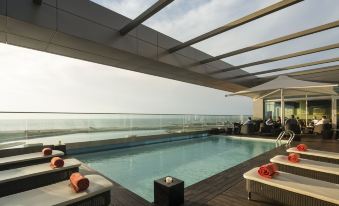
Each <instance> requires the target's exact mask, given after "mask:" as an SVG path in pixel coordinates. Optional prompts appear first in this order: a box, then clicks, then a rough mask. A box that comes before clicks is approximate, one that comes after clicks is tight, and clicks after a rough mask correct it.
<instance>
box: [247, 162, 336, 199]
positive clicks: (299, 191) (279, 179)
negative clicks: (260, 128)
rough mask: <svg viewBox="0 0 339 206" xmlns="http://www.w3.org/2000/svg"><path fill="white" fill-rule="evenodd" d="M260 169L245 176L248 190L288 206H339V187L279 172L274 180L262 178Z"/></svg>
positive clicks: (254, 169)
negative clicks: (259, 172)
mask: <svg viewBox="0 0 339 206" xmlns="http://www.w3.org/2000/svg"><path fill="white" fill-rule="evenodd" d="M258 169H259V168H258V167H257V168H253V169H252V170H250V171H248V172H246V173H245V174H244V178H245V179H246V189H247V192H248V194H249V199H250V198H251V193H258V194H260V195H262V196H265V197H267V198H269V199H272V200H275V201H278V202H280V203H283V204H286V205H298V206H309V205H322V206H335V205H338V204H339V195H338V194H339V185H338V184H334V183H329V182H325V181H321V180H316V179H312V178H308V177H303V176H299V175H295V174H290V173H286V172H282V171H279V174H278V175H275V176H274V177H273V178H272V179H270V178H265V177H261V176H260V175H259V174H258Z"/></svg>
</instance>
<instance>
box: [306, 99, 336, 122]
mask: <svg viewBox="0 0 339 206" xmlns="http://www.w3.org/2000/svg"><path fill="white" fill-rule="evenodd" d="M331 104H332V103H331V100H310V101H308V114H309V119H312V118H314V117H315V118H316V119H318V120H320V119H321V117H322V116H323V115H325V116H326V117H327V118H328V119H330V120H331V115H332V107H331Z"/></svg>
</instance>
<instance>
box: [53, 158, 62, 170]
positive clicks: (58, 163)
mask: <svg viewBox="0 0 339 206" xmlns="http://www.w3.org/2000/svg"><path fill="white" fill-rule="evenodd" d="M64 164H65V162H64V160H63V159H61V158H60V157H53V158H52V159H51V167H52V168H58V167H63V166H64Z"/></svg>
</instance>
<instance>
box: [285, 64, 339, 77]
mask: <svg viewBox="0 0 339 206" xmlns="http://www.w3.org/2000/svg"><path fill="white" fill-rule="evenodd" d="M334 70H339V64H337V65H333V66H326V67H319V68H316V69H310V70H307V71H300V72H293V73H290V74H288V76H302V75H308V74H316V73H323V72H329V71H334Z"/></svg>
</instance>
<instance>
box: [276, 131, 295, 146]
mask: <svg viewBox="0 0 339 206" xmlns="http://www.w3.org/2000/svg"><path fill="white" fill-rule="evenodd" d="M286 134H287V135H289V136H290V137H289V138H288V140H287V143H286V146H289V145H291V142H292V141H293V139H294V137H295V133H294V132H293V131H292V130H284V131H282V132H280V134H279V135H278V137H277V139H276V140H275V144H276V146H280V145H281V140H282V138H284V136H285V135H286Z"/></svg>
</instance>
